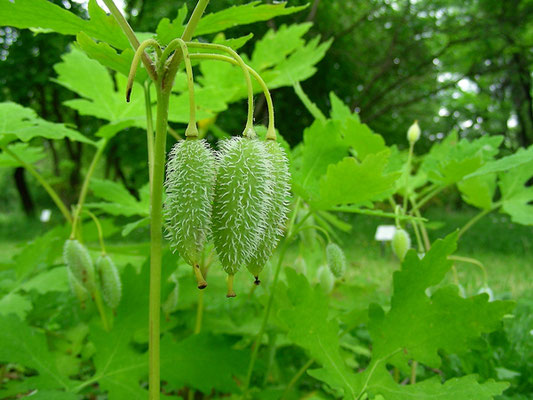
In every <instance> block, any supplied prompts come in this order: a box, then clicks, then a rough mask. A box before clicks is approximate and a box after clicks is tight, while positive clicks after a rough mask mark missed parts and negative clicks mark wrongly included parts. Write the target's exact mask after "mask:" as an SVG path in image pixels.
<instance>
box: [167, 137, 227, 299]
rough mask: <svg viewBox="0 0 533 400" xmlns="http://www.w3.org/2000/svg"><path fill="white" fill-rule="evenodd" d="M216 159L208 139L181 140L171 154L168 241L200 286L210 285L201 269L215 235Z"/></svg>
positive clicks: (168, 180)
mask: <svg viewBox="0 0 533 400" xmlns="http://www.w3.org/2000/svg"><path fill="white" fill-rule="evenodd" d="M215 180H216V160H215V156H214V154H213V152H212V151H211V149H210V148H209V145H208V143H207V142H206V141H205V140H198V139H188V140H181V141H179V142H178V143H176V145H174V148H173V149H172V151H171V152H170V159H169V162H168V164H167V178H166V181H165V187H166V194H167V196H166V200H165V216H166V219H167V230H168V234H167V238H168V239H169V241H170V243H171V246H172V247H173V248H174V249H175V250H177V251H178V253H179V254H180V255H181V257H182V258H183V259H184V260H185V261H186V262H187V263H188V264H190V265H192V267H193V268H194V271H195V274H196V276H197V278H198V287H199V288H201V289H203V288H204V287H206V286H207V283H206V282H205V280H204V278H203V276H202V275H201V272H200V269H199V267H198V265H199V263H200V260H201V257H202V252H203V250H204V246H205V244H206V242H207V239H208V238H209V236H210V234H211V214H212V209H213V197H214V192H215Z"/></svg>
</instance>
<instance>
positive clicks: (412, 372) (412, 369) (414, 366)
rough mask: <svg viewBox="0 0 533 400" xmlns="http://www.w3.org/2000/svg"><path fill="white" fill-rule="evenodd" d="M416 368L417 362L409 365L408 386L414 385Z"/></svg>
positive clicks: (414, 361)
mask: <svg viewBox="0 0 533 400" xmlns="http://www.w3.org/2000/svg"><path fill="white" fill-rule="evenodd" d="M417 367H418V361H416V360H413V362H412V363H411V380H410V384H411V385H414V384H415V383H416V368H417Z"/></svg>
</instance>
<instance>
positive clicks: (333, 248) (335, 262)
mask: <svg viewBox="0 0 533 400" xmlns="http://www.w3.org/2000/svg"><path fill="white" fill-rule="evenodd" d="M326 259H327V260H328V266H329V269H330V270H331V272H332V274H333V275H335V277H336V278H342V277H343V276H344V273H345V272H346V257H345V255H344V251H342V249H341V248H340V247H339V245H337V244H336V243H329V244H328V245H327V246H326Z"/></svg>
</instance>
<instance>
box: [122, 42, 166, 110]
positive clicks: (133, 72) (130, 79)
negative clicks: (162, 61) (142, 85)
mask: <svg viewBox="0 0 533 400" xmlns="http://www.w3.org/2000/svg"><path fill="white" fill-rule="evenodd" d="M147 47H153V48H154V49H155V51H156V53H157V56H158V58H161V52H162V51H161V47H159V43H157V41H156V40H155V39H146V40H145V41H144V42H142V43H141V44H140V45H139V47H138V48H137V50H136V51H135V55H134V56H133V61H132V62H131V66H130V73H129V74H128V83H127V84H126V101H127V102H128V103H129V101H130V96H131V90H132V88H133V83H134V82H135V75H136V74H137V68H138V67H139V61H140V60H141V58H142V57H143V56H144V55H146V53H145V52H144V50H145V49H146V48H147ZM156 62H157V60H156ZM150 65H153V64H152V61H150ZM156 79H157V74H156Z"/></svg>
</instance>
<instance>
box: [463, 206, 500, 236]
mask: <svg viewBox="0 0 533 400" xmlns="http://www.w3.org/2000/svg"><path fill="white" fill-rule="evenodd" d="M500 206H501V203H500V202H498V203H494V205H493V206H492V207H491V208H488V209H486V210H483V211H481V212H480V213H479V214H477V215H475V216H474V217H472V218H471V219H470V220H469V221H468V222H467V223H466V224H465V225H464V226H463V227H462V228H461V229H460V230H459V234H458V235H457V239H459V238H460V237H461V236H463V235H464V234H465V232H466V231H467V230H469V229H470V228H471V227H472V226H473V225H474V224H475V223H476V222H478V221H479V220H480V219H481V218H483V217H484V216H485V215H487V214H489V213H491V212H492V211H494V210H496V209H497V208H499V207H500Z"/></svg>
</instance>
